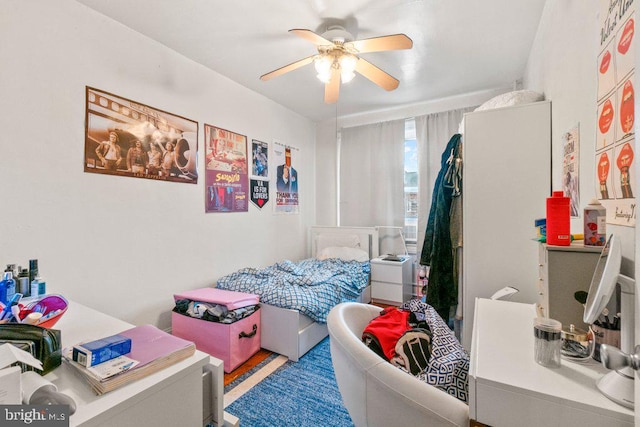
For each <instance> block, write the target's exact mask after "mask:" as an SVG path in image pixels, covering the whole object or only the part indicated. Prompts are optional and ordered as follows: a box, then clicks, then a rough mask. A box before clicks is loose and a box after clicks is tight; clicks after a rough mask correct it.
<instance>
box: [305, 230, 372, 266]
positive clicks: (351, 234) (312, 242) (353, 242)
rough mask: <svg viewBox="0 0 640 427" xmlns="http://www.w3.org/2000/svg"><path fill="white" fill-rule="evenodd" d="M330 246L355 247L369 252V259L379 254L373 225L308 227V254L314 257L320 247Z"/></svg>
mask: <svg viewBox="0 0 640 427" xmlns="http://www.w3.org/2000/svg"><path fill="white" fill-rule="evenodd" d="M330 246H347V247H357V248H360V249H362V250H363V251H365V252H367V253H368V254H369V259H372V258H375V257H377V256H378V255H379V250H378V230H377V229H376V228H375V227H323V226H312V227H310V228H309V254H310V256H311V257H313V258H315V257H316V254H318V253H319V252H320V251H321V250H322V249H324V248H326V247H330Z"/></svg>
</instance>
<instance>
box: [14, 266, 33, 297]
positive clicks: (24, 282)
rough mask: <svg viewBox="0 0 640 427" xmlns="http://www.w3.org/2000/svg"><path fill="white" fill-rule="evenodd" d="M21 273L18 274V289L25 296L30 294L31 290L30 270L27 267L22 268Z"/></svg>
mask: <svg viewBox="0 0 640 427" xmlns="http://www.w3.org/2000/svg"><path fill="white" fill-rule="evenodd" d="M19 270H20V274H18V285H17V286H18V289H19V290H20V293H21V294H22V295H23V296H25V297H28V296H29V290H30V288H29V287H30V283H29V270H28V269H26V268H20V269H19Z"/></svg>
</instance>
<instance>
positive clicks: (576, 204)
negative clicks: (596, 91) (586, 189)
mask: <svg viewBox="0 0 640 427" xmlns="http://www.w3.org/2000/svg"><path fill="white" fill-rule="evenodd" d="M562 150H563V159H562V190H563V191H564V195H565V196H567V197H568V198H569V208H570V211H571V216H572V217H574V218H577V217H579V216H580V127H579V126H578V125H576V126H574V127H573V128H571V129H570V130H569V131H568V132H565V133H564V134H563V135H562Z"/></svg>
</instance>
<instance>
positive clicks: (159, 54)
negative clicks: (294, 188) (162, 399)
mask: <svg viewBox="0 0 640 427" xmlns="http://www.w3.org/2000/svg"><path fill="white" fill-rule="evenodd" d="M0 40H3V41H2V43H0V63H1V64H2V66H1V67H0V128H1V129H2V131H3V136H2V138H0V147H1V148H2V160H3V166H2V168H0V183H1V188H2V193H3V201H2V206H1V209H2V214H1V216H0V218H1V221H0V263H5V264H6V263H16V264H20V265H23V266H26V265H27V261H28V260H29V259H31V258H37V259H38V260H39V263H40V271H41V273H42V275H43V277H44V278H45V279H46V281H47V284H48V290H49V291H51V292H56V293H61V294H63V295H64V296H66V297H67V298H69V299H72V300H75V301H78V302H80V303H83V304H86V305H89V306H91V307H94V308H96V309H98V310H100V311H103V312H105V313H108V314H110V315H113V316H116V317H119V318H122V319H123V320H126V321H129V322H132V323H135V324H142V323H152V324H156V325H158V326H160V327H163V328H166V327H169V325H170V316H169V314H170V310H171V308H172V307H173V298H172V295H173V293H175V292H178V291H182V290H186V289H194V288H198V287H203V286H210V285H212V284H213V283H214V282H215V280H216V279H217V278H219V277H220V276H222V275H224V274H227V273H230V272H232V271H234V270H236V269H238V268H241V267H246V266H264V265H268V264H270V263H272V262H274V261H277V260H281V259H283V258H289V259H299V258H301V257H303V256H305V255H306V253H305V249H306V247H307V246H306V238H307V229H308V226H310V225H314V224H315V200H316V197H315V183H314V179H315V163H314V151H315V132H316V129H315V124H313V123H312V122H310V121H309V120H307V119H304V118H302V117H301V116H299V115H297V114H296V113H294V112H292V111H290V110H287V109H285V108H283V107H282V106H280V105H278V104H276V103H274V102H272V101H270V100H268V99H266V98H264V97H263V96H261V95H258V94H256V93H255V92H252V91H249V90H248V89H245V88H243V87H241V86H239V85H238V84H236V83H234V82H232V81H230V80H229V79H227V78H225V77H222V76H220V75H219V74H216V73H214V72H211V71H210V70H208V69H206V68H204V67H202V66H200V65H198V64H196V63H194V62H192V61H190V60H188V59H186V58H184V57H182V56H179V55H178V54H176V53H175V52H174V51H172V50H170V49H168V48H166V47H164V46H162V45H160V44H158V43H157V42H154V41H152V40H150V39H148V38H146V37H144V36H142V35H140V34H138V33H136V32H133V31H132V30H130V29H128V28H126V27H124V26H122V25H120V24H118V23H116V22H114V21H112V20H110V19H108V18H106V17H104V16H102V15H100V14H98V13H96V12H94V11H92V10H90V9H88V8H86V7H85V6H83V5H80V4H79V3H76V2H75V1H71V0H58V1H55V2H51V1H46V0H37V1H34V0H31V1H28V2H27V1H22V0H3V1H2V2H0ZM85 86H92V87H95V88H98V89H101V90H105V91H108V92H111V93H114V94H116V95H119V96H122V97H125V98H129V99H132V100H135V101H138V102H141V103H144V104H146V105H149V106H151V107H155V108H158V109H161V110H165V111H169V112H171V113H174V114H177V115H181V116H184V117H187V118H189V119H192V120H195V121H198V122H199V134H198V139H199V142H198V147H199V151H200V152H199V156H198V157H199V158H198V172H199V179H198V184H197V185H192V184H180V183H172V182H159V181H152V180H146V179H134V178H122V177H115V176H107V175H99V174H90V173H84V172H83V153H84V117H85ZM203 123H208V124H211V125H215V126H220V127H223V128H225V129H229V130H232V131H235V132H238V133H241V134H244V135H246V136H247V137H248V139H249V143H250V141H251V138H256V139H260V140H262V141H267V142H273V141H279V142H282V143H288V144H291V145H295V146H297V147H299V148H300V149H301V150H300V155H299V157H298V159H297V160H296V163H297V166H296V168H297V169H298V173H299V177H300V197H301V202H300V203H301V207H300V210H301V214H300V215H275V214H274V213H273V199H272V200H271V201H270V202H269V204H267V206H266V207H265V208H263V210H262V211H259V210H258V209H257V208H255V207H254V206H250V207H249V212H247V213H210V214H205V213H204V199H205V194H204V193H205V192H204V148H203V147H204V145H203V140H204V129H203ZM274 187H275V185H274ZM272 196H273V194H272Z"/></svg>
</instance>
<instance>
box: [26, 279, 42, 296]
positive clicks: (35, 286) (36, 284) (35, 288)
mask: <svg viewBox="0 0 640 427" xmlns="http://www.w3.org/2000/svg"><path fill="white" fill-rule="evenodd" d="M39 289H40V276H36V278H35V279H33V281H32V282H31V292H30V294H29V296H32V297H37V296H38V293H39Z"/></svg>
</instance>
